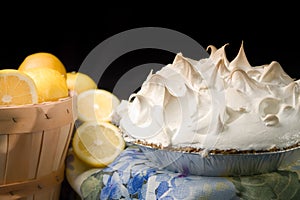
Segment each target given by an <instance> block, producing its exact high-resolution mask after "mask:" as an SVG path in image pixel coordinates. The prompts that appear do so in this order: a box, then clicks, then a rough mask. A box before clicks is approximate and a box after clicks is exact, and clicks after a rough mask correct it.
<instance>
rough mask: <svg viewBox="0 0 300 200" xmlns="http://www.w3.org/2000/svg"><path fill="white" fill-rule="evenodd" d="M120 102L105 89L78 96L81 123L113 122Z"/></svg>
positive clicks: (92, 90)
mask: <svg viewBox="0 0 300 200" xmlns="http://www.w3.org/2000/svg"><path fill="white" fill-rule="evenodd" d="M119 104H120V100H119V98H118V97H116V96H115V95H114V94H113V93H111V92H109V91H107V90H104V89H98V88H97V89H90V90H86V91H84V92H82V93H80V94H78V96H77V111H78V119H79V120H81V121H99V122H100V121H111V119H112V114H113V112H114V110H115V108H116V107H117V106H118V105H119Z"/></svg>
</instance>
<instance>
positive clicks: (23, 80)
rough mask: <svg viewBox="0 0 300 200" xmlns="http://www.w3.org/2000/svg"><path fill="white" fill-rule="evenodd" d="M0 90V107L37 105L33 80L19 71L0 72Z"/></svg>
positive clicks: (3, 70) (4, 70) (5, 70)
mask: <svg viewBox="0 0 300 200" xmlns="http://www.w3.org/2000/svg"><path fill="white" fill-rule="evenodd" d="M0 88H1V89H0V106H9V105H25V104H35V103H38V94H37V88H36V85H35V83H34V81H33V79H32V78H31V77H30V76H28V75H27V74H25V73H23V72H21V71H19V70H16V69H2V70H0Z"/></svg>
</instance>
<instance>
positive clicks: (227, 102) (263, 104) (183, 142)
mask: <svg viewBox="0 0 300 200" xmlns="http://www.w3.org/2000/svg"><path fill="white" fill-rule="evenodd" d="M227 45H228V44H225V45H224V46H222V47H221V48H219V49H217V48H216V47H215V46H213V45H210V46H208V48H207V50H209V49H210V52H211V53H210V56H209V57H208V58H203V59H200V60H193V59H190V58H187V57H184V56H183V54H182V53H178V54H177V55H176V56H175V59H174V61H173V63H171V64H168V65H166V66H164V67H163V68H161V69H160V70H159V71H157V72H156V73H153V72H152V71H151V72H150V73H149V75H148V77H147V78H146V80H145V81H144V83H143V84H142V86H141V89H140V90H139V91H138V92H137V93H136V94H132V95H131V97H130V98H129V99H128V100H122V101H121V104H120V105H119V106H118V108H117V109H116V112H115V115H116V116H117V117H115V118H114V119H117V120H116V121H115V122H114V123H116V124H118V125H119V127H120V129H121V130H122V132H123V134H124V138H125V139H126V140H128V141H135V140H139V141H145V142H147V143H153V144H156V145H160V146H163V147H194V148H199V149H204V150H214V149H218V150H232V149H235V150H269V149H272V148H274V147H277V148H279V149H282V148H287V147H289V146H292V145H295V144H298V143H299V141H300V118H299V116H300V115H299V114H300V113H299V94H300V89H299V83H300V82H299V80H294V79H292V78H291V77H290V76H289V75H288V74H287V73H286V72H285V71H284V70H283V68H282V67H281V65H280V64H279V63H278V62H276V61H272V62H271V63H270V64H265V65H260V66H251V65H250V63H249V62H248V60H247V57H246V54H245V51H244V45H243V43H242V44H241V47H240V49H239V52H238V54H237V56H236V57H235V58H234V59H233V60H232V61H231V62H229V60H228V59H227V57H226V52H225V47H226V46H227Z"/></svg>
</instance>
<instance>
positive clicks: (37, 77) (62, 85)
mask: <svg viewBox="0 0 300 200" xmlns="http://www.w3.org/2000/svg"><path fill="white" fill-rule="evenodd" d="M24 72H25V73H26V74H28V75H29V76H30V77H31V78H32V79H33V81H34V82H35V85H36V88H37V93H38V101H39V102H45V101H57V100H58V99H60V98H64V97H67V96H69V91H68V87H67V81H66V79H65V78H64V77H63V76H62V75H61V74H60V73H59V72H58V71H56V70H54V69H51V68H43V67H41V68H31V69H27V70H26V71H24Z"/></svg>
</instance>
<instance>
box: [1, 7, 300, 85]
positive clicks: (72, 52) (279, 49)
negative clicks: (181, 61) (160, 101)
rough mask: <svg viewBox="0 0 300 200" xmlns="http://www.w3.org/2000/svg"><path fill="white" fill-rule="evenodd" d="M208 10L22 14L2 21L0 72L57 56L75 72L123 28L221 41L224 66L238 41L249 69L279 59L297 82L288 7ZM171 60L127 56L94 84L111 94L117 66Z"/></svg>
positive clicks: (299, 40) (154, 53)
mask: <svg viewBox="0 0 300 200" xmlns="http://www.w3.org/2000/svg"><path fill="white" fill-rule="evenodd" d="M273 4H274V3H273ZM273 4H272V6H273ZM215 5H219V3H217V2H212V3H211V4H210V5H201V4H199V5H193V4H189V3H187V2H181V3H178V4H175V3H174V6H173V7H168V6H165V7H162V6H161V5H154V4H151V3H149V2H148V3H147V2H144V3H141V4H136V5H134V6H133V5H131V6H129V5H127V6H126V7H122V6H120V5H118V4H116V5H114V6H104V5H97V6H96V5H95V6H94V5H88V6H87V7H85V6H82V7H81V8H79V9H78V8H77V9H76V10H75V9H72V8H71V7H68V8H66V10H64V9H61V10H59V11H57V10H54V9H52V10H51V9H49V11H45V10H38V9H35V10H34V12H33V11H32V12H31V13H30V14H31V15H30V16H32V17H29V15H28V16H27V15H25V14H26V12H25V14H23V15H19V17H18V18H17V19H15V20H14V21H11V18H10V17H11V15H10V17H9V16H6V17H2V18H1V21H2V24H1V25H2V28H1V35H0V68H17V67H18V66H19V64H20V63H21V62H22V60H23V59H24V58H25V57H26V56H27V55H29V54H31V53H35V52H40V51H45V52H51V53H53V54H55V55H56V56H57V57H58V58H60V59H61V61H62V62H63V63H64V64H65V66H66V68H67V70H68V71H76V70H78V69H79V67H80V65H81V63H82V62H83V60H84V59H85V58H86V56H87V55H88V54H89V53H90V51H91V50H93V49H94V48H95V47H96V46H97V45H98V44H100V43H101V42H102V41H104V40H105V39H107V38H109V37H111V36H113V35H115V34H118V33H120V32H122V31H126V30H129V29H134V28H139V27H163V28H168V29H172V30H175V31H179V32H181V33H183V34H185V35H187V36H189V37H191V38H193V39H194V40H196V41H197V42H198V43H199V44H201V45H202V46H203V47H204V48H206V47H207V46H208V45H211V44H213V45H215V46H216V47H221V46H223V45H224V44H226V43H228V44H229V45H228V46H227V47H226V51H227V57H228V59H229V60H232V59H233V58H234V56H235V55H236V54H237V52H238V50H239V47H240V45H241V43H242V41H243V42H244V49H245V52H246V55H247V58H248V61H249V63H250V64H251V65H252V66H255V65H262V64H269V63H270V62H271V61H278V62H279V63H280V64H281V66H282V67H283V68H284V70H285V71H286V72H287V73H288V74H289V75H290V76H291V77H293V78H295V79H298V78H300V70H299V68H300V59H299V53H300V50H299V44H300V37H299V36H300V34H299V33H300V31H299V30H298V29H299V28H298V27H299V22H298V21H299V20H298V19H300V18H299V16H298V11H297V10H296V7H295V6H294V5H288V6H283V5H281V4H279V5H277V6H275V7H271V6H269V5H267V6H266V7H262V6H261V5H260V4H256V5H255V4H254V5H253V4H247V3H243V5H240V7H231V6H228V7H225V6H224V7H223V5H221V6H219V7H215ZM56 6H57V5H56ZM54 8H57V7H55V6H54ZM70 11H71V13H70ZM28 13H29V12H28ZM61 13H63V15H62V16H61V15H59V14H61ZM69 13H70V14H69ZM8 18H9V20H8ZM173 58H174V55H173V54H170V53H169V52H162V51H158V50H149V49H148V50H145V51H138V52H131V53H130V54H128V55H123V56H122V57H120V58H119V59H118V60H116V62H114V63H112V66H110V67H109V71H108V72H106V74H105V75H106V76H105V77H104V78H103V79H102V80H100V82H99V83H98V85H99V87H101V88H104V89H107V90H112V88H113V86H114V84H115V83H116V79H118V78H119V77H117V76H116V74H117V72H118V71H121V70H124V69H123V68H124V67H127V68H130V66H135V65H136V64H137V63H138V64H142V63H148V62H152V61H155V62H159V63H163V64H168V63H170V62H172V60H173Z"/></svg>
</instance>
